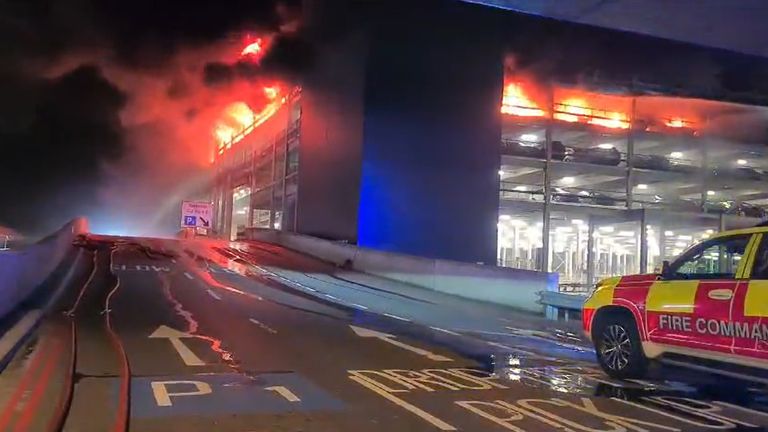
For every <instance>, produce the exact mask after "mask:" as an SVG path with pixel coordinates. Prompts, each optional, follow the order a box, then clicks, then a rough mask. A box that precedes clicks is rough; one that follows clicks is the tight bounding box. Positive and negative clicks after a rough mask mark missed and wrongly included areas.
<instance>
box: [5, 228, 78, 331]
mask: <svg viewBox="0 0 768 432" xmlns="http://www.w3.org/2000/svg"><path fill="white" fill-rule="evenodd" d="M86 232H88V222H87V220H85V219H84V218H79V219H75V220H73V221H72V222H70V223H68V224H66V225H65V226H63V227H62V228H61V229H60V230H58V231H57V232H56V233H54V234H52V235H50V236H48V237H46V238H44V239H42V240H40V241H38V242H37V243H35V244H32V245H29V246H27V247H25V248H23V249H20V250H9V251H5V252H0V319H2V318H3V317H5V316H6V315H7V314H8V313H10V312H11V311H13V310H14V309H16V307H17V306H18V305H19V304H20V303H21V302H23V301H24V300H25V299H26V298H27V297H29V295H30V294H31V293H32V292H33V291H34V290H35V288H37V287H38V286H40V285H41V284H42V283H43V282H44V281H45V279H46V278H48V276H50V275H51V273H53V271H54V270H55V269H56V267H57V266H58V265H59V264H60V263H61V261H62V260H63V259H64V257H65V255H66V253H67V252H68V251H69V250H71V249H70V247H71V245H72V241H73V240H74V238H75V236H77V235H78V234H83V233H86Z"/></svg>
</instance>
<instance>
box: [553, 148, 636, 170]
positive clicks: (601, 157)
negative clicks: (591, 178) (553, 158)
mask: <svg viewBox="0 0 768 432" xmlns="http://www.w3.org/2000/svg"><path fill="white" fill-rule="evenodd" d="M563 160H565V161H566V162H583V163H592V164H597V165H611V166H617V165H619V164H620V163H621V160H622V159H621V153H620V152H619V151H618V150H616V149H615V148H610V149H603V148H580V147H566V149H565V158H564V159H563Z"/></svg>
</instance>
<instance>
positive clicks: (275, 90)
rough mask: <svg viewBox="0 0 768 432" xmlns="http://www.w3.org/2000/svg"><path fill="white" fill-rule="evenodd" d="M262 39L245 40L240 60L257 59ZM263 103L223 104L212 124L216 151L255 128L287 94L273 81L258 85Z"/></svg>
mask: <svg viewBox="0 0 768 432" xmlns="http://www.w3.org/2000/svg"><path fill="white" fill-rule="evenodd" d="M265 44H266V41H265V39H262V38H256V39H251V40H249V41H246V45H245V47H244V48H243V49H242V50H241V51H240V60H241V61H249V62H258V61H259V60H260V59H261V57H263V56H264V52H265V49H266V46H265ZM261 91H262V92H263V94H264V99H265V100H266V103H265V104H264V105H263V106H260V107H252V106H250V105H249V104H248V103H246V102H244V101H236V102H232V103H230V104H229V105H227V106H226V107H225V108H224V110H223V111H222V113H221V115H220V116H219V119H218V120H217V121H216V123H215V124H214V126H213V131H212V134H213V138H214V140H215V142H216V149H217V153H218V154H219V155H221V154H224V152H225V151H226V150H227V149H229V148H231V147H232V145H234V144H236V143H238V142H239V141H241V140H242V139H243V138H245V136H246V135H248V134H249V133H250V132H252V131H253V130H254V129H255V128H257V127H259V126H260V125H261V124H263V123H264V122H266V121H267V120H268V119H269V118H270V117H272V116H273V115H274V114H275V113H276V112H277V111H278V110H279V109H280V107H281V106H282V105H283V104H284V103H285V102H286V100H287V98H286V96H285V95H284V93H283V89H282V87H281V86H280V85H279V84H277V83H275V84H271V85H267V86H264V87H262V89H261Z"/></svg>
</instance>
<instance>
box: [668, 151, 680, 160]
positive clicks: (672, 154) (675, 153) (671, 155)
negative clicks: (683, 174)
mask: <svg viewBox="0 0 768 432" xmlns="http://www.w3.org/2000/svg"><path fill="white" fill-rule="evenodd" d="M669 157H671V158H675V159H680V158H681V157H683V154H682V153H681V152H672V153H670V154H669Z"/></svg>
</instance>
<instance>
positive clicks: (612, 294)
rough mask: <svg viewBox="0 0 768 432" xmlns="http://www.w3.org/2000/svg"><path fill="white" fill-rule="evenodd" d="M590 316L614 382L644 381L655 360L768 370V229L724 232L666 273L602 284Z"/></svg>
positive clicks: (586, 319)
mask: <svg viewBox="0 0 768 432" xmlns="http://www.w3.org/2000/svg"><path fill="white" fill-rule="evenodd" d="M582 312H583V313H582V322H583V327H584V331H585V332H586V334H587V336H588V337H589V338H591V340H592V341H593V343H594V346H595V350H596V352H597V360H598V363H599V364H600V366H601V367H602V368H603V370H605V372H606V373H608V375H610V376H611V377H614V378H639V377H642V376H643V375H644V374H645V373H646V370H647V368H648V364H649V361H651V360H657V359H662V360H663V359H669V358H683V359H686V358H694V359H696V361H697V362H703V361H706V362H708V364H713V365H714V366H715V368H716V369H717V368H719V367H723V368H733V367H736V368H759V369H768V224H767V223H764V224H761V225H758V226H757V227H754V228H747V229H742V230H734V231H726V232H722V233H719V234H717V235H715V236H714V237H713V238H710V239H707V240H705V241H702V242H700V243H698V244H696V245H694V246H692V247H690V248H689V249H688V250H686V251H685V252H683V254H682V255H680V256H679V257H678V258H677V259H675V260H674V261H672V262H671V263H670V262H666V261H665V262H664V265H663V268H662V270H661V272H660V273H658V274H639V275H628V276H620V277H613V278H608V279H605V280H602V281H600V282H598V284H597V286H596V288H595V290H594V291H593V293H592V294H591V295H590V296H589V298H588V299H587V301H586V302H585V303H584V307H583V311H582Z"/></svg>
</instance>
